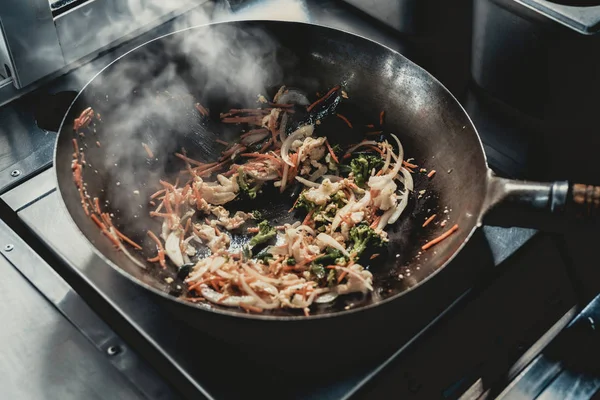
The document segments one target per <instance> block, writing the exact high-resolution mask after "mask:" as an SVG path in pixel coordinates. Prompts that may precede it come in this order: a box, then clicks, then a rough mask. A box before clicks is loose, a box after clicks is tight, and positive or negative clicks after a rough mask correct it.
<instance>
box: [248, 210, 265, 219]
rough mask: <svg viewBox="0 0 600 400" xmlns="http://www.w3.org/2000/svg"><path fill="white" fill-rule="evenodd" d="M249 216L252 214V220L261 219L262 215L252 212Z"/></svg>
mask: <svg viewBox="0 0 600 400" xmlns="http://www.w3.org/2000/svg"><path fill="white" fill-rule="evenodd" d="M250 214H252V219H262V213H261V212H260V211H258V210H254V211H252V212H251V213H250Z"/></svg>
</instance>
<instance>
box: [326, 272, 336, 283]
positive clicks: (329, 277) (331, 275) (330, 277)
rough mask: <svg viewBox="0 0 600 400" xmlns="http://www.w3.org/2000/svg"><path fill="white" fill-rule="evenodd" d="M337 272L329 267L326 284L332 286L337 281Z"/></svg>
mask: <svg viewBox="0 0 600 400" xmlns="http://www.w3.org/2000/svg"><path fill="white" fill-rule="evenodd" d="M336 281H337V273H336V271H335V269H330V270H329V274H328V275H327V286H328V287H333V286H335V284H336V283H337V282H336Z"/></svg>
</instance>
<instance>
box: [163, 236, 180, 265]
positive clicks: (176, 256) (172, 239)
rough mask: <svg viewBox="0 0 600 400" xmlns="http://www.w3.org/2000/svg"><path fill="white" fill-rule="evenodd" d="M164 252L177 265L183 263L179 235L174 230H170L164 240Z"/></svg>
mask: <svg viewBox="0 0 600 400" xmlns="http://www.w3.org/2000/svg"><path fill="white" fill-rule="evenodd" d="M165 254H166V255H167V256H168V257H169V258H170V259H171V261H172V262H173V264H175V265H176V266H177V267H181V266H182V265H183V264H184V261H183V255H182V254H181V248H180V247H179V235H177V234H176V233H175V232H171V233H170V234H169V236H168V237H167V240H166V241H165Z"/></svg>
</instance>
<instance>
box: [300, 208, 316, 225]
mask: <svg viewBox="0 0 600 400" xmlns="http://www.w3.org/2000/svg"><path fill="white" fill-rule="evenodd" d="M314 212H315V210H310V211H309V212H308V214H306V217H305V218H304V221H302V225H308V223H309V222H310V218H311V217H312V215H313V213H314Z"/></svg>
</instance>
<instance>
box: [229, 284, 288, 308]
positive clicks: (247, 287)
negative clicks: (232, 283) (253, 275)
mask: <svg viewBox="0 0 600 400" xmlns="http://www.w3.org/2000/svg"><path fill="white" fill-rule="evenodd" d="M239 282H240V284H241V286H242V289H244V291H245V292H246V293H248V294H249V295H250V296H252V297H254V298H255V299H256V303H255V304H256V305H257V306H258V307H260V308H265V309H272V308H278V307H279V301H278V300H275V301H273V302H272V303H267V302H266V301H264V300H263V299H262V298H261V297H260V296H259V295H257V294H256V292H255V291H254V290H252V288H251V287H250V285H248V283H247V282H246V280H245V279H243V278H240V280H239Z"/></svg>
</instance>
